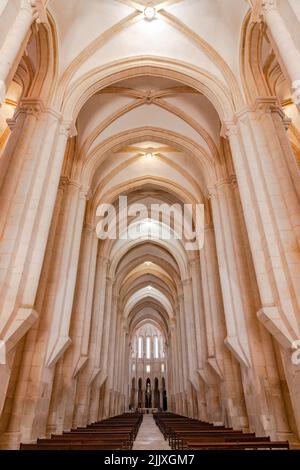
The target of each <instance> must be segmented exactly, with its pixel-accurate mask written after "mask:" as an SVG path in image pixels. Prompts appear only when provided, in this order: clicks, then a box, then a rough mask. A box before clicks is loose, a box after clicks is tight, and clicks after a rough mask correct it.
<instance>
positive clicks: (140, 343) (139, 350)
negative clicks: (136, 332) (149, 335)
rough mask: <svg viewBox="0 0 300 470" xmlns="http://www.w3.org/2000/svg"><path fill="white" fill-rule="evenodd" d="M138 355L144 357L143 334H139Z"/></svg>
mask: <svg viewBox="0 0 300 470" xmlns="http://www.w3.org/2000/svg"><path fill="white" fill-rule="evenodd" d="M138 357H139V359H141V358H142V357H143V338H142V337H141V336H139V343H138Z"/></svg>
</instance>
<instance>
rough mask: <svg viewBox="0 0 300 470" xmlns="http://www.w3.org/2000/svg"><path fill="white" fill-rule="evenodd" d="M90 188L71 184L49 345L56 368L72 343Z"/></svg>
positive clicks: (49, 361) (49, 363)
mask: <svg viewBox="0 0 300 470" xmlns="http://www.w3.org/2000/svg"><path fill="white" fill-rule="evenodd" d="M86 195H87V193H86V191H82V188H81V186H80V185H79V184H77V183H76V182H73V181H70V182H69V184H68V186H67V192H66V200H65V204H64V209H63V217H62V219H63V220H62V227H61V235H60V238H59V245H58V247H57V249H58V250H59V252H60V255H61V259H60V269H59V272H58V279H57V283H56V291H55V300H54V304H53V311H54V315H53V318H52V323H51V332H50V337H49V341H48V348H47V358H46V365H47V367H53V366H54V365H55V363H56V362H57V360H58V359H59V358H60V357H61V356H62V354H63V353H64V351H65V350H66V349H67V347H68V346H69V345H70V344H71V339H70V337H69V332H70V321H71V314H72V307H73V300H74V291H75V285H76V277H77V268H78V261H79V253H80V244H81V236H82V229H83V220H84V214H85V207H86Z"/></svg>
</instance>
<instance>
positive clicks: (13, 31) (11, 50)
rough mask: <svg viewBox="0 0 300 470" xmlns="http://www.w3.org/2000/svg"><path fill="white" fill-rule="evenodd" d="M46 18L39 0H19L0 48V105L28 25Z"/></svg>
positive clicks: (25, 37)
mask: <svg viewBox="0 0 300 470" xmlns="http://www.w3.org/2000/svg"><path fill="white" fill-rule="evenodd" d="M42 20H43V21H45V20H46V14H45V13H44V12H43V3H42V1H41V0H21V5H20V9H19V11H18V14H17V16H16V19H15V21H14V23H13V24H12V26H11V28H10V29H9V31H8V34H7V36H6V38H5V41H4V43H3V45H2V47H1V50H0V57H1V62H0V105H1V103H2V102H3V100H4V98H5V95H6V90H7V88H8V86H9V82H10V80H11V79H12V77H13V75H14V72H15V69H16V66H17V62H18V60H20V59H21V54H22V52H23V49H24V47H25V41H26V39H27V37H28V34H29V31H30V27H31V25H32V23H33V22H34V21H36V22H37V23H40V22H41V21H42Z"/></svg>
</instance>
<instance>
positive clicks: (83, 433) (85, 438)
mask: <svg viewBox="0 0 300 470" xmlns="http://www.w3.org/2000/svg"><path fill="white" fill-rule="evenodd" d="M142 419H143V417H142V415H141V414H140V413H125V414H124V415H121V416H115V417H113V418H109V419H106V420H103V421H101V422H99V423H92V424H91V425H88V426H87V427H85V428H82V427H80V428H77V429H72V430H71V431H65V432H64V433H63V434H60V435H57V434H52V435H51V438H50V439H38V440H37V443H36V444H21V445H20V450H130V449H132V446H133V442H134V440H135V438H136V435H137V433H138V430H139V427H140V425H141V422H142Z"/></svg>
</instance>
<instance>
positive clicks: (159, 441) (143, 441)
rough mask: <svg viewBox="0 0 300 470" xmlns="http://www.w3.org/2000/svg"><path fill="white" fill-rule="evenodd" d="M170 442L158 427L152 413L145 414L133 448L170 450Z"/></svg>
mask: <svg viewBox="0 0 300 470" xmlns="http://www.w3.org/2000/svg"><path fill="white" fill-rule="evenodd" d="M170 449H171V448H170V446H169V445H168V442H167V441H165V440H164V436H163V435H162V433H161V432H160V430H159V429H158V427H157V426H156V424H155V421H154V419H153V416H152V414H151V415H144V419H143V422H142V424H141V427H140V429H139V432H138V435H137V438H136V440H135V443H134V445H133V450H170Z"/></svg>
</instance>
